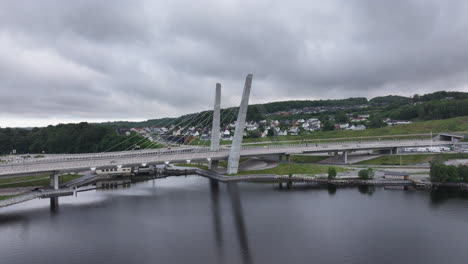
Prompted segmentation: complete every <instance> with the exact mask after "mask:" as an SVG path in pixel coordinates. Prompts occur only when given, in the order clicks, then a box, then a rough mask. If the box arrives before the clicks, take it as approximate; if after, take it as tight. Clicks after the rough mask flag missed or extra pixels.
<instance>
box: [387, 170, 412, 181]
mask: <svg viewBox="0 0 468 264" xmlns="http://www.w3.org/2000/svg"><path fill="white" fill-rule="evenodd" d="M384 178H385V179H392V180H408V179H409V174H408V173H406V172H396V171H385V172H384Z"/></svg>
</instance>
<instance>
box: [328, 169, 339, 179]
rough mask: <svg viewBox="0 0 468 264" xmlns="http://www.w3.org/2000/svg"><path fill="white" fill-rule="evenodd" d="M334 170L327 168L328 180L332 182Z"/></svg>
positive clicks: (334, 175)
mask: <svg viewBox="0 0 468 264" xmlns="http://www.w3.org/2000/svg"><path fill="white" fill-rule="evenodd" d="M336 174H337V173H336V168H335V167H328V180H333V179H335V178H336Z"/></svg>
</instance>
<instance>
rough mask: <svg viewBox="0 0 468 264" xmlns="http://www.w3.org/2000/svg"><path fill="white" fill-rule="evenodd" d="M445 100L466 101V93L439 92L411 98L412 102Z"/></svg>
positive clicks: (467, 97) (467, 94) (416, 95)
mask: <svg viewBox="0 0 468 264" xmlns="http://www.w3.org/2000/svg"><path fill="white" fill-rule="evenodd" d="M446 98H453V99H455V100H460V99H468V93H463V92H447V91H440V92H435V93H430V94H424V95H419V94H415V95H414V96H413V102H414V103H416V102H428V101H433V100H442V99H446Z"/></svg>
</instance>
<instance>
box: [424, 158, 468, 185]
mask: <svg viewBox="0 0 468 264" xmlns="http://www.w3.org/2000/svg"><path fill="white" fill-rule="evenodd" d="M430 176H431V181H433V182H468V166H466V165H460V166H453V165H445V164H443V163H441V162H433V163H432V164H431V173H430Z"/></svg>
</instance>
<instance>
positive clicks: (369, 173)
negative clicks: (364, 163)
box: [358, 168, 374, 180]
mask: <svg viewBox="0 0 468 264" xmlns="http://www.w3.org/2000/svg"><path fill="white" fill-rule="evenodd" d="M358 176H359V178H360V179H361V180H369V179H372V178H373V177H374V170H373V169H372V168H368V169H363V170H360V171H359V172H358Z"/></svg>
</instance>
